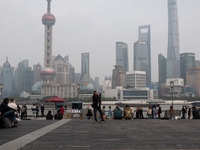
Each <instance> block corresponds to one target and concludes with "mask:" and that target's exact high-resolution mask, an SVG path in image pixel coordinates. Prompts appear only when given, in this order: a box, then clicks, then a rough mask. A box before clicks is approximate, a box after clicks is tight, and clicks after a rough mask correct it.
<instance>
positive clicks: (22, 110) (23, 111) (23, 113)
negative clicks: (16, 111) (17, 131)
mask: <svg viewBox="0 0 200 150" xmlns="http://www.w3.org/2000/svg"><path fill="white" fill-rule="evenodd" d="M25 115H26V108H25V106H24V105H22V108H21V120H22V119H24V116H25Z"/></svg>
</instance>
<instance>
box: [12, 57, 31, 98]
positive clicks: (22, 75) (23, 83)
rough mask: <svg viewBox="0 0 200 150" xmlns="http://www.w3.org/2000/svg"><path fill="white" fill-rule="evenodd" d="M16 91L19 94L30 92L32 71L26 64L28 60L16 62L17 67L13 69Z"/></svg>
mask: <svg viewBox="0 0 200 150" xmlns="http://www.w3.org/2000/svg"><path fill="white" fill-rule="evenodd" d="M14 82H15V90H16V93H18V94H20V93H21V92H23V91H25V92H27V93H29V94H31V89H32V86H33V71H32V68H31V67H29V66H28V60H23V61H22V62H20V63H19V64H18V68H17V69H16V70H15V76H14Z"/></svg>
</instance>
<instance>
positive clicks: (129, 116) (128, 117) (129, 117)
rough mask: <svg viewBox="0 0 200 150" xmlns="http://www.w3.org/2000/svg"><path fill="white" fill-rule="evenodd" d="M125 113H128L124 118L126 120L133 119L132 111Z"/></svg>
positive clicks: (128, 110)
mask: <svg viewBox="0 0 200 150" xmlns="http://www.w3.org/2000/svg"><path fill="white" fill-rule="evenodd" d="M125 113H126V114H125V116H124V118H125V119H131V118H132V116H131V111H130V109H127V110H125Z"/></svg>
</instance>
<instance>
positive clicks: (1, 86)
mask: <svg viewBox="0 0 200 150" xmlns="http://www.w3.org/2000/svg"><path fill="white" fill-rule="evenodd" d="M2 89H3V84H2V83H1V84H0V90H1V97H0V98H1V99H2Z"/></svg>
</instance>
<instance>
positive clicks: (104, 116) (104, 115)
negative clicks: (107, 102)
mask: <svg viewBox="0 0 200 150" xmlns="http://www.w3.org/2000/svg"><path fill="white" fill-rule="evenodd" d="M102 115H103V119H104V120H105V119H106V106H103V109H102Z"/></svg>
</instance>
